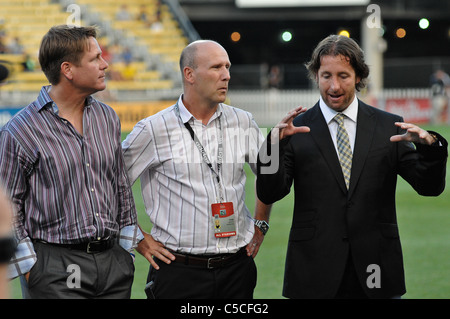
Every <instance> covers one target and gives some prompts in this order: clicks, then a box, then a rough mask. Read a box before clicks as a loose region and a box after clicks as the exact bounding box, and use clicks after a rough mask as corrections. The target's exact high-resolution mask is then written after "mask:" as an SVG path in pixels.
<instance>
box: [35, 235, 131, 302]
mask: <svg viewBox="0 0 450 319" xmlns="http://www.w3.org/2000/svg"><path fill="white" fill-rule="evenodd" d="M34 248H35V251H36V255H37V262H36V263H35V265H34V266H33V268H32V269H31V271H30V276H29V278H28V284H27V286H28V296H29V297H30V298H46V299H56V298H57V299H60V298H73V299H78V298H128V299H129V298H130V296H131V286H132V284H133V277H134V263H133V259H132V257H131V256H130V253H129V252H127V251H126V250H125V249H123V248H122V247H120V245H118V244H115V245H114V246H113V247H112V248H110V249H108V250H105V251H103V252H99V253H94V254H88V253H87V252H85V251H81V250H74V249H69V248H65V247H61V246H56V245H51V244H44V243H40V242H36V243H34Z"/></svg>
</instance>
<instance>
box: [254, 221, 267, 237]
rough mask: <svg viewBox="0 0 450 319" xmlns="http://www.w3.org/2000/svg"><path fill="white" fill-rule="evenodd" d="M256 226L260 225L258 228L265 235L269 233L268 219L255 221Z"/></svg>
mask: <svg viewBox="0 0 450 319" xmlns="http://www.w3.org/2000/svg"><path fill="white" fill-rule="evenodd" d="M255 224H256V226H258V228H259V229H260V230H261V231H262V232H263V234H264V235H265V234H266V233H267V231H268V230H269V225H268V224H267V222H266V221H264V220H258V221H256V222H255Z"/></svg>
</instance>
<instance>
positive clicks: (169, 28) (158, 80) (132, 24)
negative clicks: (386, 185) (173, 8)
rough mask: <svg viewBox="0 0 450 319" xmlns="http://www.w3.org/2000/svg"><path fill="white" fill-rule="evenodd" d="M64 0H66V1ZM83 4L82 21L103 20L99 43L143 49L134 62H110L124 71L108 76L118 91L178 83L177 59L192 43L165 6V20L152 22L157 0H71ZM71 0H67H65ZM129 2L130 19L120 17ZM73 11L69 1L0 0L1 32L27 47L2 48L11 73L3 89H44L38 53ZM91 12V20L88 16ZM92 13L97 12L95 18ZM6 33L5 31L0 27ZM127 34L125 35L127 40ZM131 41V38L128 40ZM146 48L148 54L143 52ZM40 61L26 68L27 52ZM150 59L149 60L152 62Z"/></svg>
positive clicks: (162, 12) (161, 87)
mask: <svg viewBox="0 0 450 319" xmlns="http://www.w3.org/2000/svg"><path fill="white" fill-rule="evenodd" d="M61 2H63V1H61ZM72 2H73V3H75V4H77V5H79V6H80V8H81V12H82V16H81V17H82V20H81V25H87V24H96V25H100V31H101V32H100V35H99V43H100V44H101V45H102V44H106V45H108V46H109V45H116V44H117V43H118V45H119V50H122V49H123V48H124V44H123V42H124V41H125V40H127V41H128V42H127V43H130V42H129V41H130V40H132V41H133V42H131V43H132V44H133V46H132V48H131V49H132V50H135V51H136V50H137V48H140V51H139V52H140V53H141V54H140V55H138V58H137V59H136V58H135V57H134V56H133V58H132V60H131V61H128V62H129V63H126V61H123V60H117V59H116V60H114V61H112V62H109V64H110V67H109V70H111V74H112V72H115V73H117V74H119V77H118V78H114V77H111V78H110V79H109V80H108V88H109V89H111V90H115V91H136V90H145V91H148V90H164V89H173V88H174V87H176V86H177V85H179V83H177V81H174V78H177V77H179V75H178V73H179V72H178V70H177V62H178V58H179V55H180V52H181V50H182V49H183V47H184V46H185V45H186V44H187V39H186V38H185V37H184V36H183V32H182V30H181V29H180V28H179V26H178V23H177V22H176V20H175V19H174V17H173V16H172V14H171V12H170V10H169V9H168V8H167V7H166V6H165V5H161V7H160V9H159V10H160V15H159V16H160V24H159V27H158V28H156V29H155V28H152V24H153V23H152V22H153V21H154V17H155V12H156V10H157V5H158V2H157V0H126V1H124V0H76V1H72ZM66 3H67V1H66ZM123 4H126V6H127V10H129V13H130V19H129V20H127V21H119V20H117V19H116V14H117V12H118V11H119V9H120V8H121V6H122V5H123ZM144 6H145V10H146V12H147V21H142V20H138V19H136V17H137V15H138V14H139V12H140V11H141V10H142V9H144ZM70 15H71V12H66V8H65V6H64V5H62V4H60V3H59V2H58V1H54V0H53V1H52V0H15V1H11V0H0V32H3V34H4V36H3V42H4V43H5V44H8V43H9V42H11V41H12V40H13V39H16V38H17V39H19V40H20V42H21V44H22V46H23V52H22V53H21V54H0V60H4V61H8V66H10V70H11V71H12V72H11V76H10V77H9V79H8V83H7V84H5V85H3V86H2V87H1V90H2V91H6V92H8V91H10V92H16V91H18V92H21V91H23V92H30V91H34V92H35V91H36V90H39V89H40V87H41V86H42V85H46V84H48V81H47V79H46V78H45V76H44V75H43V74H42V72H41V71H40V69H39V63H38V59H37V55H38V50H39V45H40V41H41V39H42V37H43V35H44V34H45V33H46V32H47V31H48V29H49V28H50V27H51V26H53V25H57V24H65V23H67V21H68V18H69V16H70ZM87 16H89V17H90V20H84V19H85V17H87ZM92 17H95V20H96V21H94V23H93V21H92V19H93V18H92ZM0 35H1V33H0ZM122 40H123V41H122ZM125 42H126V41H125ZM142 48H143V49H142ZM142 52H143V54H142ZM27 56H28V57H29V58H31V59H32V61H33V63H34V64H35V65H36V69H35V70H34V71H30V70H25V68H24V65H25V64H24V63H25V59H26V57H27ZM149 61H150V62H149Z"/></svg>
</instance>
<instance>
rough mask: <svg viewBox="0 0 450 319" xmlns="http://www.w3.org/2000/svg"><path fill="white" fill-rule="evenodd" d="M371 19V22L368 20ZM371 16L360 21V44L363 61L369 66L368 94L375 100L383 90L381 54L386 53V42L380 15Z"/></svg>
mask: <svg viewBox="0 0 450 319" xmlns="http://www.w3.org/2000/svg"><path fill="white" fill-rule="evenodd" d="M369 18H370V19H372V20H369ZM375 18H376V19H377V20H374V16H373V14H372V15H370V16H368V17H367V18H366V19H362V21H361V43H362V49H363V50H364V55H365V60H366V63H367V64H368V65H370V75H369V83H368V88H369V93H370V95H372V96H374V97H375V98H376V97H378V95H379V93H380V92H381V90H382V89H383V65H384V61H383V53H384V52H385V51H386V47H387V44H386V41H385V40H384V39H383V36H382V35H383V29H382V28H383V24H382V21H381V15H379V16H376V17H375Z"/></svg>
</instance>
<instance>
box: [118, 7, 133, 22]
mask: <svg viewBox="0 0 450 319" xmlns="http://www.w3.org/2000/svg"><path fill="white" fill-rule="evenodd" d="M116 20H117V21H128V20H131V14H130V12H129V11H128V7H127V5H126V4H122V5H121V6H120V9H119V11H117V13H116Z"/></svg>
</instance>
